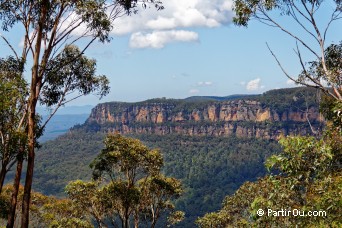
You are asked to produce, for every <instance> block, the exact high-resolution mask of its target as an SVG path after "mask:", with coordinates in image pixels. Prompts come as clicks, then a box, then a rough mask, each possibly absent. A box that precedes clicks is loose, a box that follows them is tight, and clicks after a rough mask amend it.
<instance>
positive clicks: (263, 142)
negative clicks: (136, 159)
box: [33, 87, 324, 227]
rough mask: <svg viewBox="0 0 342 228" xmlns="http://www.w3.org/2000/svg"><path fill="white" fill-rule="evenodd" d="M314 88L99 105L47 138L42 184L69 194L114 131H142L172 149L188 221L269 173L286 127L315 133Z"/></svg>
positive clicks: (40, 158) (40, 166) (155, 144)
mask: <svg viewBox="0 0 342 228" xmlns="http://www.w3.org/2000/svg"><path fill="white" fill-rule="evenodd" d="M318 99H319V97H318V96H317V92H316V90H314V89H309V88H301V87H299V88H291V89H279V90H271V91H268V92H266V93H264V94H261V95H236V96H228V97H190V98H187V99H179V100H177V99H164V98H162V99H152V100H147V101H143V102H136V103H124V102H109V103H103V104H99V105H97V106H96V107H95V108H94V109H93V110H92V112H91V114H90V116H89V117H88V119H87V120H86V122H85V123H84V124H81V125H76V126H74V127H73V128H72V129H71V130H70V131H69V132H67V133H65V134H64V135H62V136H60V137H58V138H57V139H55V140H51V141H48V142H46V143H44V144H43V145H42V147H41V148H40V149H39V151H38V153H37V156H36V157H37V162H36V164H37V166H36V170H35V171H36V173H35V178H34V186H33V188H34V190H35V191H39V192H42V193H44V194H47V195H55V196H59V197H63V196H65V193H64V187H65V186H66V184H67V183H68V182H69V181H72V180H76V179H82V180H88V179H90V178H91V174H92V172H91V169H90V168H89V164H90V163H91V161H92V160H93V159H94V158H95V157H96V155H97V154H98V153H99V152H100V150H101V149H102V148H103V139H104V137H105V135H106V134H108V133H113V132H119V133H121V134H124V135H127V136H130V137H134V138H138V139H140V140H142V141H143V142H144V143H145V144H146V145H148V146H149V147H150V148H159V149H160V151H161V153H162V154H163V156H164V162H165V166H164V168H163V171H164V173H165V174H166V175H168V176H173V177H176V178H178V179H180V180H181V181H182V183H183V188H184V190H185V191H184V194H183V196H182V197H181V198H180V199H178V200H177V202H176V205H177V210H183V211H185V214H186V219H185V220H184V221H183V222H182V223H181V224H180V226H181V227H193V226H195V225H194V223H193V222H194V220H195V219H197V218H198V217H199V216H202V215H204V214H205V213H207V212H210V211H215V210H217V209H219V208H220V206H221V202H222V200H223V198H224V197H225V196H226V195H229V194H232V193H234V191H235V190H236V189H237V188H238V187H239V186H241V185H242V184H243V183H244V182H245V181H254V180H256V179H257V178H258V177H261V176H264V175H265V173H266V170H265V168H264V162H265V159H266V158H267V157H269V156H270V155H272V154H276V153H278V152H279V151H280V150H281V148H280V146H279V144H278V143H277V140H278V139H279V138H280V137H282V136H286V135H291V134H292V135H295V134H301V135H307V134H311V133H312V132H313V131H316V130H319V129H322V128H323V127H324V119H323V118H322V116H321V115H320V113H319V102H318Z"/></svg>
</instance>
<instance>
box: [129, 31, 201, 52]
mask: <svg viewBox="0 0 342 228" xmlns="http://www.w3.org/2000/svg"><path fill="white" fill-rule="evenodd" d="M196 40H198V34H197V33H195V32H190V31H184V30H171V31H155V32H152V33H141V32H137V33H133V34H132V36H131V39H130V41H129V45H130V47H132V48H147V47H150V48H163V47H164V46H165V45H166V44H168V43H171V42H177V41H178V42H179V41H182V42H190V41H196Z"/></svg>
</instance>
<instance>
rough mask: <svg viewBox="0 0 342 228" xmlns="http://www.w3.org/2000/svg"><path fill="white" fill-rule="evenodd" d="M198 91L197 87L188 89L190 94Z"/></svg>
mask: <svg viewBox="0 0 342 228" xmlns="http://www.w3.org/2000/svg"><path fill="white" fill-rule="evenodd" d="M199 92H200V91H199V90H198V89H190V90H189V93H190V94H197V93H199Z"/></svg>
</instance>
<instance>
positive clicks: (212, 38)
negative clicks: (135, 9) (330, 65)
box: [0, 0, 342, 105]
mask: <svg viewBox="0 0 342 228" xmlns="http://www.w3.org/2000/svg"><path fill="white" fill-rule="evenodd" d="M164 2H165V4H164V5H165V10H162V11H156V10H154V9H147V10H141V11H140V12H139V13H138V14H137V15H132V16H126V17H122V18H119V19H118V20H117V22H116V24H115V28H114V31H113V33H112V36H113V40H112V42H111V43H110V44H100V43H96V44H94V45H93V46H91V48H89V49H88V50H87V52H86V54H87V55H88V56H91V57H93V58H95V59H96V60H97V65H98V73H99V74H105V75H107V76H108V78H109V79H110V82H111V83H110V85H111V92H110V94H109V95H108V96H107V97H105V98H103V99H102V100H101V101H99V100H98V98H97V97H96V96H93V95H90V96H87V97H83V98H80V99H78V100H77V101H75V102H72V103H70V105H85V104H92V105H95V104H97V103H99V102H105V101H141V100H146V99H149V98H156V97H167V98H185V97H189V96H202V95H203V96H204V95H214V96H227V95H231V94H250V93H252V94H255V93H262V92H264V91H267V90H270V89H275V88H284V87H289V86H293V85H290V84H288V82H287V81H288V80H287V78H286V77H285V76H284V75H283V73H282V72H281V70H280V68H279V67H278V66H277V64H276V62H275V60H274V58H273V57H272V56H271V54H270V52H269V51H268V49H267V46H266V42H267V43H268V44H269V45H270V47H271V48H272V50H273V51H274V52H275V53H276V54H277V56H278V57H279V59H280V60H281V62H282V63H283V65H284V67H285V68H286V69H287V71H288V72H289V73H290V74H291V75H293V76H295V75H297V74H298V73H299V72H300V65H299V63H298V60H297V57H296V55H295V54H294V51H293V48H294V47H295V41H294V40H293V39H292V38H290V37H289V36H287V35H286V34H284V33H283V32H281V31H279V30H277V29H274V28H271V27H268V26H266V25H263V24H261V23H259V22H257V21H251V22H250V23H249V26H248V28H243V27H237V26H235V25H233V24H232V23H231V20H232V15H233V13H232V12H231V1H229V0H228V1H225V0H189V1H181V0H168V1H164ZM330 4H331V3H328V4H327V6H326V7H323V8H322V10H321V12H320V14H319V15H318V16H319V21H320V22H322V24H324V21H325V20H326V18H328V16H329V9H330V8H331V5H330ZM274 16H275V17H276V18H277V19H278V20H279V21H280V22H285V25H286V26H288V27H289V28H290V29H292V30H293V31H294V32H295V33H296V34H300V35H303V37H305V36H306V35H305V34H304V33H302V31H301V30H300V29H299V28H298V27H295V25H294V24H293V23H291V21H290V20H289V18H286V17H279V16H278V15H276V14H275V15H274ZM341 28H342V22H341V20H340V21H338V22H336V23H335V24H333V26H332V27H331V29H330V30H329V31H330V32H329V33H328V34H329V36H328V39H327V40H328V43H331V42H335V43H337V42H338V41H340V40H342V39H341V37H342V29H341ZM4 35H7V36H8V37H9V38H10V40H11V42H13V43H17V46H19V43H20V39H21V37H20V36H18V34H14V33H13V32H12V33H10V34H4ZM306 37H307V36H306ZM306 37H305V39H306ZM308 42H309V43H310V44H311V45H313V46H315V45H316V44H314V43H313V42H311V41H308ZM0 45H1V46H0V47H1V49H0V50H4V51H1V52H3V53H6V52H8V49H6V47H5V44H4V43H0ZM3 53H1V56H3ZM303 55H304V58H305V59H306V60H307V61H309V60H312V59H313V57H312V56H310V55H309V54H308V53H306V52H305V51H304V50H303Z"/></svg>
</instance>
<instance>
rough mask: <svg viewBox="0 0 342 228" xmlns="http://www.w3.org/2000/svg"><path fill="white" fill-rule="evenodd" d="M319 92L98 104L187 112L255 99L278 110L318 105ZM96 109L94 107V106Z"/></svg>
mask: <svg viewBox="0 0 342 228" xmlns="http://www.w3.org/2000/svg"><path fill="white" fill-rule="evenodd" d="M319 99H320V94H319V93H318V92H317V90H316V89H314V88H307V87H297V88H286V89H275V90H270V91H267V92H265V93H263V94H260V95H232V96H227V97H213V96H208V97H206V96H202V97H189V98H185V99H167V98H155V99H149V100H146V101H141V102H106V103H102V104H99V106H102V105H106V106H109V107H110V110H111V113H112V114H117V113H121V112H123V111H126V110H131V109H132V108H133V107H148V106H155V105H160V106H163V107H170V108H172V113H171V114H174V113H177V112H180V111H182V112H184V113H189V112H191V111H193V110H194V109H198V110H203V109H205V108H206V107H207V106H208V105H212V104H220V103H224V102H228V101H229V102H238V101H239V100H243V101H257V102H260V103H261V104H262V105H263V106H264V107H270V108H274V109H276V110H277V111H279V112H283V111H284V110H286V109H298V110H306V109H307V108H310V107H316V108H317V107H318V105H319ZM95 109H96V107H95Z"/></svg>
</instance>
